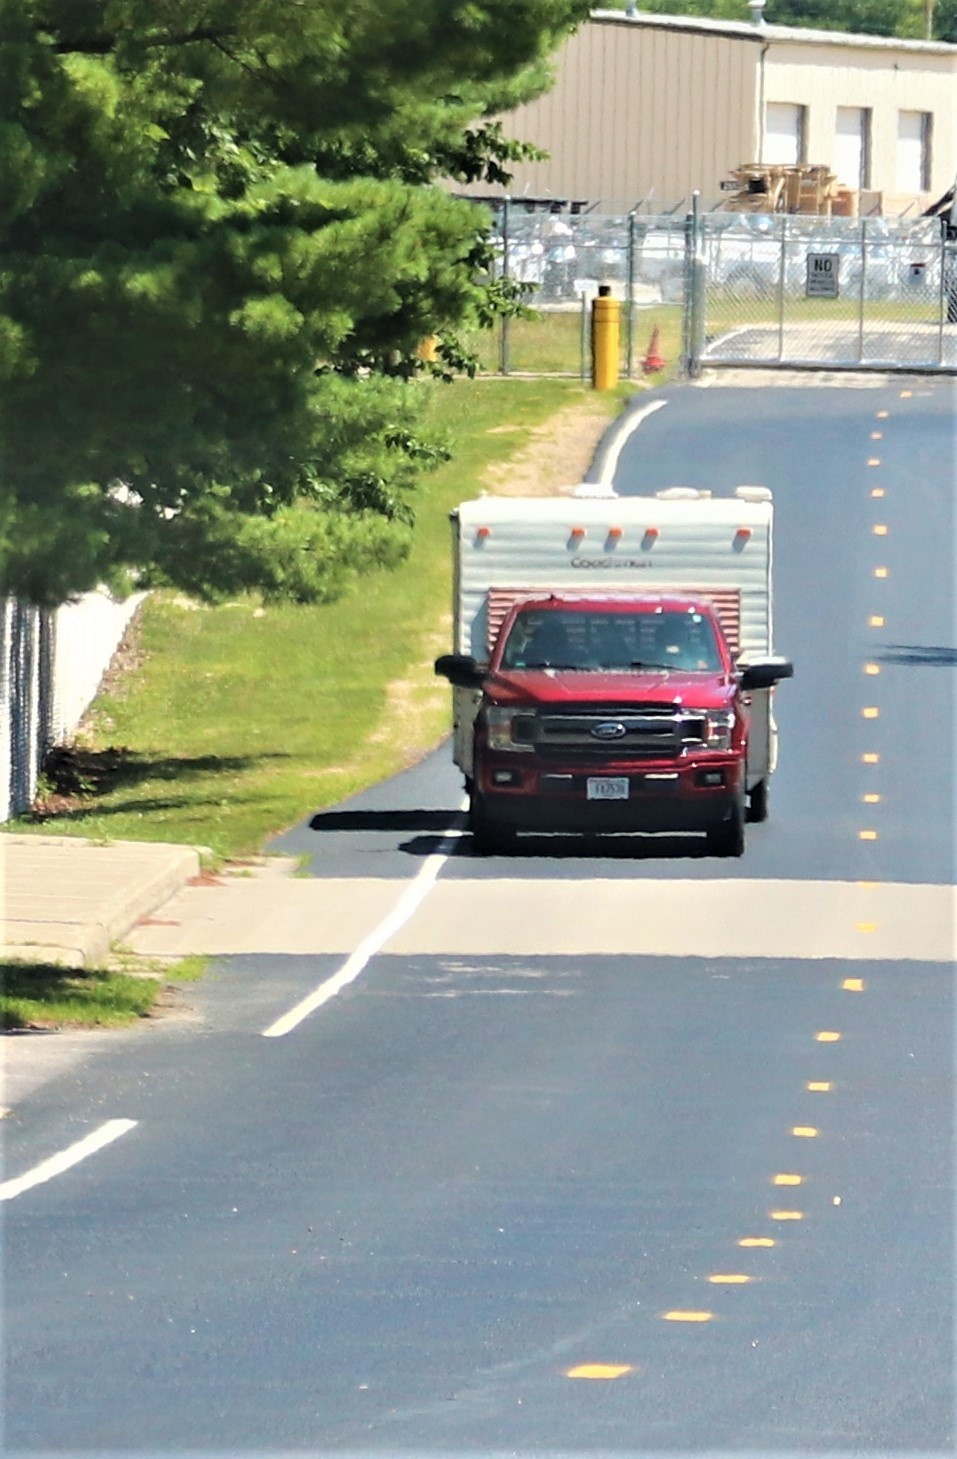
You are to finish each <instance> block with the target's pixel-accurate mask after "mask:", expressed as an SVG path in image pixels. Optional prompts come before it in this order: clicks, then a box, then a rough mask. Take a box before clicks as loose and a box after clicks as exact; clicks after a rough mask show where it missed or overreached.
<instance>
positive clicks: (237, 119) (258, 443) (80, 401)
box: [0, 0, 587, 604]
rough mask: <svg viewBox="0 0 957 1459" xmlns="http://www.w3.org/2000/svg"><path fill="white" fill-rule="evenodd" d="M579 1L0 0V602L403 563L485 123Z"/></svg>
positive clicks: (453, 320) (491, 135)
mask: <svg viewBox="0 0 957 1459" xmlns="http://www.w3.org/2000/svg"><path fill="white" fill-rule="evenodd" d="M586 14H587V6H586V5H583V4H582V3H581V0H389V4H387V5H383V4H382V3H381V0H376V3H371V0H349V3H348V4H347V5H346V4H342V3H341V0H335V3H334V0H0V387H2V388H0V591H3V592H6V593H14V594H17V595H20V596H24V597H28V598H30V599H32V600H33V601H35V602H38V603H42V604H53V603H56V602H59V601H62V600H63V599H64V598H66V597H67V596H69V595H72V594H75V593H77V592H80V591H83V590H85V589H87V588H90V587H92V586H94V585H95V584H97V583H98V582H101V581H107V582H111V583H114V584H120V583H122V582H124V581H128V580H129V579H130V578H131V577H133V578H135V580H136V581H138V582H140V583H141V584H143V585H154V584H158V583H170V584H174V585H176V586H179V587H181V588H182V589H184V590H186V591H189V592H192V593H196V594H200V595H205V596H208V597H215V596H217V595H220V594H224V593H233V592H235V591H237V590H239V589H242V588H250V587H258V588H260V589H262V590H263V591H264V592H266V593H267V594H271V595H275V596H285V597H292V598H295V599H299V600H302V601H317V600H322V599H323V598H326V597H329V596H331V595H333V594H335V593H338V592H339V591H341V589H342V586H343V583H344V582H345V581H346V580H347V579H348V577H349V576H350V575H351V574H353V573H354V572H356V571H361V570H363V569H364V568H366V567H368V566H370V565H372V564H376V563H391V562H395V561H397V560H398V559H399V558H401V556H402V555H403V553H404V552H405V551H406V550H407V547H408V543H409V535H410V530H411V528H410V524H411V521H412V516H413V510H412V501H413V495H414V486H415V482H416V479H417V477H418V476H419V474H420V473H421V471H422V470H423V469H426V468H427V467H428V465H429V464H430V463H431V462H432V461H434V460H435V459H436V454H437V453H436V450H435V448H434V446H432V445H430V444H429V442H428V441H427V440H425V439H424V438H423V437H422V435H421V433H420V429H419V426H418V423H417V422H418V418H419V411H420V406H421V400H422V392H421V390H417V389H415V388H413V387H412V386H411V385H410V383H409V382H410V377H412V376H413V375H415V373H416V371H417V370H419V369H421V364H420V362H419V361H418V358H417V349H418V346H419V344H420V342H421V340H422V339H423V338H424V337H425V336H426V335H429V334H433V333H438V334H440V335H444V336H447V338H448V339H449V346H448V353H449V357H450V358H454V356H455V332H456V330H458V329H460V328H461V327H462V326H464V325H468V324H470V323H474V322H476V321H482V320H485V319H487V317H488V315H489V311H490V309H491V308H492V305H493V294H494V285H492V283H491V280H490V278H489V275H488V273H487V271H486V266H487V263H488V249H487V244H486V242H485V228H486V219H485V217H484V214H482V213H480V212H479V210H477V209H476V208H474V207H473V206H472V205H470V204H468V203H466V202H464V201H462V200H461V199H458V198H456V197H454V196H452V195H451V194H450V192H449V190H448V189H445V188H441V187H438V186H436V185H434V184H435V182H436V180H437V179H440V178H442V177H453V178H458V179H460V180H461V181H462V182H463V183H465V182H469V181H474V180H475V179H476V178H478V177H491V178H501V177H503V176H505V175H507V167H508V163H509V160H510V159H511V158H514V157H516V156H519V155H521V147H520V146H516V144H514V143H509V142H506V141H505V140H504V139H503V138H502V136H501V134H500V132H499V131H498V129H497V128H496V127H495V126H494V125H493V124H491V122H490V121H489V120H488V119H489V118H490V117H491V116H493V115H494V114H495V113H496V112H501V111H502V110H505V109H509V108H510V107H512V106H514V105H515V104H517V103H518V102H519V101H521V100H523V99H526V98H528V97H531V96H533V95H535V94H537V93H538V92H539V91H541V90H542V89H543V88H544V87H545V86H546V85H547V84H548V81H549V69H548V57H549V54H550V53H551V52H552V51H553V50H554V48H555V47H556V46H557V45H558V44H559V43H560V41H561V40H562V39H563V37H564V36H565V35H566V34H567V33H568V32H569V30H571V29H572V28H574V26H575V25H576V24H577V23H579V22H580V21H581V20H582V19H583V18H584V16H585V15H586Z"/></svg>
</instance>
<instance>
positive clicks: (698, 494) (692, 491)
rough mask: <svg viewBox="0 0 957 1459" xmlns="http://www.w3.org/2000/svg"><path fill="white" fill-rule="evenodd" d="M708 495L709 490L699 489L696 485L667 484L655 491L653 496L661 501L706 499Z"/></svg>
mask: <svg viewBox="0 0 957 1459" xmlns="http://www.w3.org/2000/svg"><path fill="white" fill-rule="evenodd" d="M710 495H711V493H710V491H703V490H699V489H698V487H696V486H667V487H665V489H664V491H656V492H655V496H656V497H658V498H659V499H660V500H661V501H663V502H696V501H706V500H707V499H708V497H709V496H710Z"/></svg>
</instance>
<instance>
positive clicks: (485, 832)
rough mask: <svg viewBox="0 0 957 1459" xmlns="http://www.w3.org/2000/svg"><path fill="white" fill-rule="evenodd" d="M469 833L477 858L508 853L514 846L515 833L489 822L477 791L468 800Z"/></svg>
mask: <svg viewBox="0 0 957 1459" xmlns="http://www.w3.org/2000/svg"><path fill="white" fill-rule="evenodd" d="M469 831H470V832H471V834H472V850H473V851H474V852H475V854H476V855H477V856H495V855H497V854H499V853H501V852H503V851H509V850H510V849H511V848H512V846H514V844H515V832H514V831H513V830H512V829H511V827H510V826H499V825H496V823H495V822H494V821H490V820H489V816H488V812H487V811H486V809H485V802H484V801H483V799H482V797H481V795H480V794H479V792H478V791H477V790H473V791H472V794H471V796H470V798H469Z"/></svg>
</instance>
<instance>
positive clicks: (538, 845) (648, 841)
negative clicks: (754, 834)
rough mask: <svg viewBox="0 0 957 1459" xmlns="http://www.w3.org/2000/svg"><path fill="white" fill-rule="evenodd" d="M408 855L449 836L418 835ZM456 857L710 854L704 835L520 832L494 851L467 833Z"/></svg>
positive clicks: (423, 852) (434, 848)
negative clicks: (485, 851) (488, 851)
mask: <svg viewBox="0 0 957 1459" xmlns="http://www.w3.org/2000/svg"><path fill="white" fill-rule="evenodd" d="M398 849H399V850H400V851H404V852H405V853H406V855H408V856H423V857H424V856H434V855H436V854H437V853H448V852H449V849H450V847H449V840H448V838H445V837H442V836H414V837H412V838H411V839H410V840H408V841H402V842H401V843H400V845H399V848H398ZM451 854H452V856H454V857H455V859H456V860H467V861H479V862H493V861H505V862H509V861H522V860H525V859H529V860H532V859H534V860H536V861H540V860H542V859H543V858H547V859H550V860H553V861H554V860H558V861H568V860H578V861H582V860H585V861H673V860H676V859H680V860H685V861H688V860H695V861H698V860H701V859H702V858H703V857H705V856H707V854H708V853H707V850H706V844H705V839H704V837H703V836H661V835H659V836H638V835H636V836H604V837H603V836H562V835H548V836H545V835H534V834H531V835H525V836H519V837H518V839H517V840H516V841H515V843H514V845H512V846H510V847H508V848H503V849H502V850H500V851H496V852H494V853H492V854H482V853H480V852H478V851H476V849H475V845H474V842H473V841H472V837H471V836H469V835H464V836H461V837H459V838H457V840H456V841H455V842H454V844H453V846H452V850H451Z"/></svg>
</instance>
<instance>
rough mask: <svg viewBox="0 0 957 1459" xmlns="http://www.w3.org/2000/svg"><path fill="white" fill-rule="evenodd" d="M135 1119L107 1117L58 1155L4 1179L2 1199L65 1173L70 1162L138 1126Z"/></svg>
mask: <svg viewBox="0 0 957 1459" xmlns="http://www.w3.org/2000/svg"><path fill="white" fill-rule="evenodd" d="M137 1123H138V1121H136V1120H107V1122H106V1124H105V1125H101V1126H100V1128H99V1129H98V1130H94V1131H93V1133H92V1134H91V1135H85V1136H84V1138H83V1139H82V1140H77V1142H76V1144H75V1145H69V1146H68V1147H67V1148H66V1150H61V1151H60V1153H59V1155H51V1156H50V1158H49V1160H42V1161H41V1162H40V1164H39V1165H35V1166H34V1167H33V1169H32V1170H28V1171H27V1173H26V1175H18V1176H17V1177H16V1179H15V1180H5V1181H4V1182H3V1183H2V1185H0V1201H10V1200H12V1199H13V1197H14V1196H19V1195H22V1194H23V1192H24V1191H28V1190H30V1189H31V1188H32V1187H33V1186H35V1185H42V1184H43V1182H44V1181H45V1180H52V1179H53V1177H54V1176H55V1175H62V1174H63V1172H64V1171H65V1170H69V1169H70V1166H71V1165H78V1164H79V1162H80V1161H81V1160H85V1159H86V1157H87V1156H88V1155H94V1154H95V1153H96V1151H97V1150H102V1149H103V1146H104V1145H109V1144H111V1143H112V1141H113V1140H118V1139H119V1137H120V1135H125V1134H126V1133H127V1131H128V1130H132V1129H135V1128H136V1125H137Z"/></svg>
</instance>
